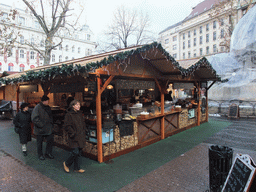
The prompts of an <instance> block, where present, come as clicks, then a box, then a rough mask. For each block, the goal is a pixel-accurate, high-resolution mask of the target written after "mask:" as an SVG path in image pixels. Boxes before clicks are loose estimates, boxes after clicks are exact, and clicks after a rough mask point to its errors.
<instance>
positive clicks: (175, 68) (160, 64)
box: [0, 42, 219, 84]
mask: <svg viewBox="0 0 256 192" xmlns="http://www.w3.org/2000/svg"><path fill="white" fill-rule="evenodd" d="M135 54H137V55H140V57H141V58H142V59H143V60H145V61H147V63H148V64H149V65H151V67H153V68H154V69H156V70H158V72H160V74H162V75H164V76H165V77H168V76H171V75H183V76H195V77H197V78H200V79H203V80H219V77H218V75H217V74H216V71H215V70H214V69H213V68H212V66H211V64H210V63H209V62H208V60H207V59H206V58H205V57H203V58H198V59H190V60H181V61H176V60H175V59H174V58H173V57H172V56H170V55H169V53H168V52H166V51H165V50H164V49H163V48H162V46H161V44H158V43H156V42H155V43H152V44H147V45H140V46H134V47H129V48H126V49H119V50H115V51H111V52H106V53H101V54H97V55H91V56H87V57H83V58H79V59H74V60H70V61H65V62H61V63H56V64H52V65H48V66H40V67H37V68H35V69H31V70H28V71H25V72H21V73H18V74H13V75H9V76H7V77H5V78H1V79H0V81H1V84H10V83H22V82H29V81H33V80H41V81H44V80H49V79H53V78H55V77H56V76H58V75H59V76H70V75H73V74H78V73H92V72H94V71H95V69H98V68H101V67H103V66H108V65H109V64H111V63H114V62H116V61H117V62H121V61H122V60H124V59H127V58H129V57H131V56H133V55H135Z"/></svg>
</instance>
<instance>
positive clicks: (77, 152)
mask: <svg viewBox="0 0 256 192" xmlns="http://www.w3.org/2000/svg"><path fill="white" fill-rule="evenodd" d="M80 107H81V104H80V102H79V101H78V100H73V101H71V103H70V105H69V108H68V109H67V114H66V115H65V119H64V125H63V127H64V129H65V130H66V131H67V133H68V136H69V137H68V138H69V140H68V142H69V147H70V148H72V151H71V152H70V154H69V156H68V158H67V160H66V161H64V162H63V166H64V170H65V171H66V172H67V173H69V171H70V170H69V169H70V167H71V165H72V164H74V172H78V173H83V172H84V171H85V170H83V169H80V163H79V156H81V151H82V149H83V148H84V147H85V142H86V140H85V136H86V131H87V127H86V124H85V121H84V118H83V114H82V112H81V111H80Z"/></svg>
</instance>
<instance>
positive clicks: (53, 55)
mask: <svg viewBox="0 0 256 192" xmlns="http://www.w3.org/2000/svg"><path fill="white" fill-rule="evenodd" d="M52 62H55V54H52Z"/></svg>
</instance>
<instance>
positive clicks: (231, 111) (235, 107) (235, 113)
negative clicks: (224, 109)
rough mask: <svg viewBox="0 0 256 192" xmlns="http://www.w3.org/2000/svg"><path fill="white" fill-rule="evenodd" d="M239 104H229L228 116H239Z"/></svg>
mask: <svg viewBox="0 0 256 192" xmlns="http://www.w3.org/2000/svg"><path fill="white" fill-rule="evenodd" d="M238 111H239V106H238V105H236V104H232V105H230V106H229V110H228V117H233V118H238Z"/></svg>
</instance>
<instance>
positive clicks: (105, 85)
mask: <svg viewBox="0 0 256 192" xmlns="http://www.w3.org/2000/svg"><path fill="white" fill-rule="evenodd" d="M114 77H115V76H114V75H111V76H110V77H109V78H108V79H107V81H106V82H105V83H104V85H103V86H102V88H101V89H100V94H102V93H103V91H104V90H105V89H106V88H107V86H108V84H109V83H110V82H111V81H112V80H113V78H114Z"/></svg>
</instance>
